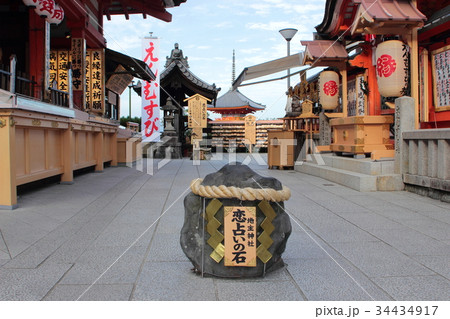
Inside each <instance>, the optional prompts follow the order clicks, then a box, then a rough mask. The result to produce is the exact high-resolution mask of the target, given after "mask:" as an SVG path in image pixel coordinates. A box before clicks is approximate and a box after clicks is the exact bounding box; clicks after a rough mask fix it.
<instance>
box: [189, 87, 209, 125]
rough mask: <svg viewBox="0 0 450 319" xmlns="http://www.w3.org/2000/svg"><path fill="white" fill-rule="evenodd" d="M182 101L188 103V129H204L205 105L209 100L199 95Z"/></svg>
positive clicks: (205, 123)
mask: <svg viewBox="0 0 450 319" xmlns="http://www.w3.org/2000/svg"><path fill="white" fill-rule="evenodd" d="M184 101H185V102H186V101H188V127H189V128H196V127H201V128H204V127H206V126H207V125H208V115H207V112H206V110H207V103H208V102H211V100H209V99H207V98H206V97H204V96H202V95H200V94H195V95H193V96H191V97H190V98H187V99H186V100H184Z"/></svg>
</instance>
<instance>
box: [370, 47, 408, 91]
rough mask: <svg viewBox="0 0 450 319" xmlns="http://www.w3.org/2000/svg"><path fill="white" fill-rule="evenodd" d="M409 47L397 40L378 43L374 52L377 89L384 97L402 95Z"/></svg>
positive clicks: (405, 79)
mask: <svg viewBox="0 0 450 319" xmlns="http://www.w3.org/2000/svg"><path fill="white" fill-rule="evenodd" d="M408 57H409V47H408V46H407V45H406V44H404V43H403V42H401V41H399V40H390V41H385V42H382V43H380V44H379V45H378V47H377V50H376V52H375V59H376V63H377V65H376V68H377V83H378V91H379V92H380V94H381V95H382V96H385V97H399V96H402V95H404V91H405V88H406V87H407V85H408V80H409V79H408V77H409V72H408V71H409V62H408V61H409V60H408Z"/></svg>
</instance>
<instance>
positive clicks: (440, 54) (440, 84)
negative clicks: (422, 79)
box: [431, 46, 450, 111]
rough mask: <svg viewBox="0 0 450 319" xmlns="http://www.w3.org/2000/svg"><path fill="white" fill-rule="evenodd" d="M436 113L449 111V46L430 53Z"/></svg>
mask: <svg viewBox="0 0 450 319" xmlns="http://www.w3.org/2000/svg"><path fill="white" fill-rule="evenodd" d="M431 56H432V58H431V63H432V67H433V90H434V104H435V108H436V111H445V110H449V109H450V46H445V47H443V48H440V49H438V50H435V51H432V52H431Z"/></svg>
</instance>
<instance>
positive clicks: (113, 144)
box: [111, 132, 117, 166]
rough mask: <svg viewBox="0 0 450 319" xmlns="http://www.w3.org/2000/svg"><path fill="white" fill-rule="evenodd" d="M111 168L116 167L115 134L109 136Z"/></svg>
mask: <svg viewBox="0 0 450 319" xmlns="http://www.w3.org/2000/svg"><path fill="white" fill-rule="evenodd" d="M111 153H112V154H111V156H112V160H111V166H117V132H114V133H113V134H111Z"/></svg>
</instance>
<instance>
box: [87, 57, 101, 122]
mask: <svg viewBox="0 0 450 319" xmlns="http://www.w3.org/2000/svg"><path fill="white" fill-rule="evenodd" d="M103 65H104V51H103V49H98V50H96V49H88V50H87V51H86V109H87V110H90V111H91V112H95V113H103V112H104V108H105V97H104V94H105V90H104V82H105V78H104V67H103Z"/></svg>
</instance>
